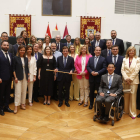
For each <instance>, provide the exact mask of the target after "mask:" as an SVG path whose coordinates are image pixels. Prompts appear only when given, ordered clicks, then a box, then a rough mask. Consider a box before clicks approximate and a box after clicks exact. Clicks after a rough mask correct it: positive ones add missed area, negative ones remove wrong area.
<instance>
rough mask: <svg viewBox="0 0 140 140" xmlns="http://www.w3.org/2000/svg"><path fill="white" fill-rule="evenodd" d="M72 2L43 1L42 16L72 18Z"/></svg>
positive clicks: (67, 0) (58, 0)
mask: <svg viewBox="0 0 140 140" xmlns="http://www.w3.org/2000/svg"><path fill="white" fill-rule="evenodd" d="M71 13H72V0H42V16H71Z"/></svg>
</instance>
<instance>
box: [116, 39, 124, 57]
mask: <svg viewBox="0 0 140 140" xmlns="http://www.w3.org/2000/svg"><path fill="white" fill-rule="evenodd" d="M115 45H117V46H119V55H123V53H124V44H123V40H121V39H119V38H116V42H115Z"/></svg>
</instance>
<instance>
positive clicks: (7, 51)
mask: <svg viewBox="0 0 140 140" xmlns="http://www.w3.org/2000/svg"><path fill="white" fill-rule="evenodd" d="M1 51H2V52H3V54H4V56H5V58H6V59H7V57H6V53H7V56H8V59H9V62H10V64H11V58H10V56H9V53H8V51H7V52H4V51H3V50H1Z"/></svg>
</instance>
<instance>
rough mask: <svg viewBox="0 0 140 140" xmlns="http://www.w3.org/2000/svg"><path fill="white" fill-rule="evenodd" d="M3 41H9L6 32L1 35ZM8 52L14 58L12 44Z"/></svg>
mask: <svg viewBox="0 0 140 140" xmlns="http://www.w3.org/2000/svg"><path fill="white" fill-rule="evenodd" d="M1 40H2V41H4V40H6V41H8V34H7V33H6V32H2V33H1ZM0 50H1V44H0ZM8 52H10V53H11V54H12V55H13V56H14V49H13V46H12V44H10V43H9V49H8Z"/></svg>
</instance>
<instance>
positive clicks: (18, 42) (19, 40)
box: [13, 36, 23, 56]
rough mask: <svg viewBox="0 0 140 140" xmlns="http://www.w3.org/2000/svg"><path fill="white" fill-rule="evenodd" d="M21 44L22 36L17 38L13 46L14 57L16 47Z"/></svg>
mask: <svg viewBox="0 0 140 140" xmlns="http://www.w3.org/2000/svg"><path fill="white" fill-rule="evenodd" d="M22 43H23V37H22V36H17V43H16V44H15V45H13V49H14V56H16V54H17V50H18V47H19V46H20V45H21V44H22Z"/></svg>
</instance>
